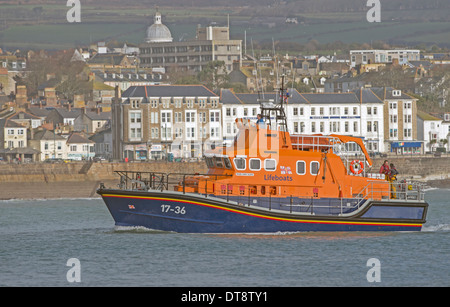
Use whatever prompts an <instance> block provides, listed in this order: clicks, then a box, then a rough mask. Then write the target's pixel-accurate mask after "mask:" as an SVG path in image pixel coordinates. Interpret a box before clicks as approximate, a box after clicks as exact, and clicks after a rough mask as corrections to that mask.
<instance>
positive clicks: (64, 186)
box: [0, 156, 450, 199]
mask: <svg viewBox="0 0 450 307" xmlns="http://www.w3.org/2000/svg"><path fill="white" fill-rule="evenodd" d="M386 159H387V160H388V161H389V162H390V163H394V164H395V166H396V168H397V170H398V171H399V173H400V174H399V176H398V177H399V178H400V179H403V178H406V179H411V178H412V179H415V180H421V181H432V180H447V181H449V180H450V157H434V156H433V157H397V156H395V157H392V156H391V157H388V158H377V159H374V161H373V168H372V172H378V171H379V168H380V166H381V164H382V163H383V161H384V160H386ZM116 170H123V171H142V172H162V173H206V172H207V167H206V164H205V163H204V162H189V163H187V162H172V163H171V162H162V161H157V162H153V161H152V162H130V163H107V162H95V163H94V162H84V163H83V162H75V163H58V164H47V163H35V164H33V163H31V164H0V199H12V198H19V199H20V198H23V199H30V198H32V199H40V198H79V197H98V196H97V194H96V193H95V190H96V189H97V188H98V186H99V185H100V183H101V182H102V183H105V185H106V186H107V187H115V186H116V185H117V183H118V176H117V175H116V174H115V173H114V171H116ZM449 188H450V186H449Z"/></svg>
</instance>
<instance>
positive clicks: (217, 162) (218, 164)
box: [216, 157, 223, 168]
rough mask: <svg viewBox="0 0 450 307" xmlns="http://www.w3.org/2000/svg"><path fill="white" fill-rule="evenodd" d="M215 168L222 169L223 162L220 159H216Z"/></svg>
mask: <svg viewBox="0 0 450 307" xmlns="http://www.w3.org/2000/svg"><path fill="white" fill-rule="evenodd" d="M216 167H218V168H223V162H222V158H221V157H216Z"/></svg>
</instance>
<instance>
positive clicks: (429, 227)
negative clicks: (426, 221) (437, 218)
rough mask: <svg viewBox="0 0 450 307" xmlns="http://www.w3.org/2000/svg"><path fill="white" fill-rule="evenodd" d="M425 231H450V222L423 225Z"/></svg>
mask: <svg viewBox="0 0 450 307" xmlns="http://www.w3.org/2000/svg"><path fill="white" fill-rule="evenodd" d="M422 231H423V232H440V231H450V224H438V225H426V226H425V225H424V226H423V227H422Z"/></svg>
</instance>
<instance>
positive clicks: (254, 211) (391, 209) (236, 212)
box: [97, 189, 428, 233]
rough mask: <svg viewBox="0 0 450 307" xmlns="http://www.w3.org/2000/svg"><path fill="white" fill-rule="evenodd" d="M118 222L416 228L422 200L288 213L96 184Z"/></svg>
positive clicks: (183, 226) (187, 227)
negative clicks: (346, 210)
mask: <svg viewBox="0 0 450 307" xmlns="http://www.w3.org/2000/svg"><path fill="white" fill-rule="evenodd" d="M97 193H98V194H100V195H101V196H102V198H103V200H104V202H105V204H106V206H107V207H108V209H109V211H110V213H111V215H112V217H113V218H114V220H115V224H116V225H117V226H141V227H145V228H149V229H154V230H160V231H172V232H179V233H276V232H305V231H420V230H421V228H422V225H423V224H424V223H425V217H426V212H427V208H428V204H427V203H425V202H411V201H408V202H401V201H397V202H392V201H389V202H383V201H366V202H365V203H364V204H363V205H361V207H360V208H359V209H358V210H355V211H354V212H352V213H349V214H342V215H339V214H336V215H319V214H315V215H313V214H308V213H290V212H289V211H286V212H283V211H282V210H270V209H267V208H265V209H263V208H258V207H256V206H252V205H250V206H248V205H245V204H240V203H236V202H229V201H227V200H225V199H220V198H216V197H205V196H203V195H200V194H192V193H186V194H183V193H179V192H168V191H164V192H159V191H127V190H115V189H99V190H98V191H97Z"/></svg>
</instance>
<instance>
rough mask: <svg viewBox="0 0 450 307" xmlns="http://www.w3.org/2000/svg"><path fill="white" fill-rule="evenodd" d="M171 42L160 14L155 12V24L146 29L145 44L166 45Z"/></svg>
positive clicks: (170, 35)
mask: <svg viewBox="0 0 450 307" xmlns="http://www.w3.org/2000/svg"><path fill="white" fill-rule="evenodd" d="M172 41H173V38H172V33H170V30H169V28H168V27H166V26H165V25H163V24H162V22H161V13H160V12H156V14H155V23H154V24H152V25H151V26H150V27H148V28H147V38H146V39H145V42H146V43H166V42H172Z"/></svg>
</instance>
